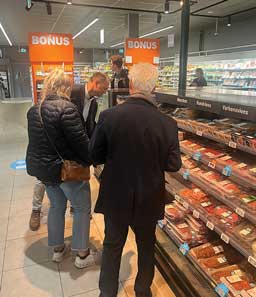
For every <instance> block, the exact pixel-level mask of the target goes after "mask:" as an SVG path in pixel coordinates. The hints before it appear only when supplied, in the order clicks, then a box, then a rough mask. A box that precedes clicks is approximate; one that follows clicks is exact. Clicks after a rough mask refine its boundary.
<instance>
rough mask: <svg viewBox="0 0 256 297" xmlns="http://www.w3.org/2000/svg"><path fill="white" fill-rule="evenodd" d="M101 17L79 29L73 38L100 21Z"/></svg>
mask: <svg viewBox="0 0 256 297" xmlns="http://www.w3.org/2000/svg"><path fill="white" fill-rule="evenodd" d="M98 20H99V18H96V19H94V20H93V21H92V22H91V23H90V24H89V25H87V26H86V27H84V28H83V29H82V30H81V31H79V32H78V33H77V34H76V35H75V36H73V39H75V38H77V37H78V36H79V35H81V34H82V33H83V32H84V31H86V30H87V29H89V28H90V27H91V26H92V25H94V24H95V23H96V22H98Z"/></svg>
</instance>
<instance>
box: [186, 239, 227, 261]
mask: <svg viewBox="0 0 256 297" xmlns="http://www.w3.org/2000/svg"><path fill="white" fill-rule="evenodd" d="M223 252H224V248H223V245H222V244H221V243H220V242H216V243H210V242H207V243H205V244H203V245H200V246H198V247H195V248H193V249H191V251H190V253H191V255H192V256H193V257H194V258H196V259H205V258H211V257H214V256H216V255H219V254H221V253H223Z"/></svg>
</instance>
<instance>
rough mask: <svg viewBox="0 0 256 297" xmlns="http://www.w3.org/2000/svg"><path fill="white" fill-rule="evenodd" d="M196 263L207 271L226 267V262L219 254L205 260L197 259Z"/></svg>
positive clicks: (223, 256)
mask: <svg viewBox="0 0 256 297" xmlns="http://www.w3.org/2000/svg"><path fill="white" fill-rule="evenodd" d="M198 263H199V264H200V265H201V266H202V267H203V268H207V269H217V268H221V267H225V266H228V264H229V263H228V260H227V258H226V257H225V255H224V254H219V255H216V256H213V257H211V258H207V259H199V260H198Z"/></svg>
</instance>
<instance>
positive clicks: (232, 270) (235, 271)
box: [210, 265, 245, 283]
mask: <svg viewBox="0 0 256 297" xmlns="http://www.w3.org/2000/svg"><path fill="white" fill-rule="evenodd" d="M244 274H245V273H244V272H243V271H242V270H241V269H240V268H239V267H238V266H237V265H230V266H227V267H224V268H219V269H215V270H213V271H211V272H210V275H211V277H212V278H213V279H214V280H215V281H216V282H217V283H219V282H220V279H221V278H222V277H227V276H232V275H238V276H242V275H244Z"/></svg>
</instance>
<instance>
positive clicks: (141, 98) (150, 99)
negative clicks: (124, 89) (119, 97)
mask: <svg viewBox="0 0 256 297" xmlns="http://www.w3.org/2000/svg"><path fill="white" fill-rule="evenodd" d="M125 102H127V103H132V104H139V103H146V104H148V105H150V106H153V107H155V108H157V106H156V100H155V97H154V96H147V95H144V94H142V93H141V94H140V93H138V94H133V95H131V96H129V97H128V99H127V100H126V101H125Z"/></svg>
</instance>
